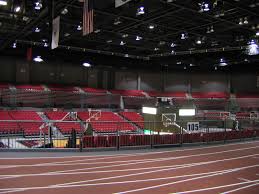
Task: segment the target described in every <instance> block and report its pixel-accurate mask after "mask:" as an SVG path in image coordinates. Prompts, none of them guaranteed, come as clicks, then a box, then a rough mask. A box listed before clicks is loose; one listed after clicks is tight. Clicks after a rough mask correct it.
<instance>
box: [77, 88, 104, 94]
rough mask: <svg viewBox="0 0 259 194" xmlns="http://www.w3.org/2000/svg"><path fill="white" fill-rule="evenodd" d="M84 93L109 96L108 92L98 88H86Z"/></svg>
mask: <svg viewBox="0 0 259 194" xmlns="http://www.w3.org/2000/svg"><path fill="white" fill-rule="evenodd" d="M82 90H83V91H85V92H86V93H93V94H99V93H101V94H107V90H104V89H97V88H88V87H84V88H82Z"/></svg>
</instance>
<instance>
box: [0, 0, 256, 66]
mask: <svg viewBox="0 0 259 194" xmlns="http://www.w3.org/2000/svg"><path fill="white" fill-rule="evenodd" d="M0 2H1V1H0ZM3 2H4V1H3ZM6 2H7V5H6V6H4V5H0V52H2V53H4V54H10V53H11V54H13V53H19V51H20V50H22V49H26V48H27V47H30V46H31V45H32V46H33V47H35V49H36V50H37V52H43V53H51V54H52V55H53V54H54V55H55V54H57V55H62V54H63V53H66V52H67V51H65V52H64V50H70V52H76V53H77V54H78V55H80V56H81V57H82V56H86V55H89V56H90V55H96V54H102V56H104V55H105V56H110V57H115V56H116V57H118V58H120V57H124V58H125V57H126V58H129V61H130V60H133V59H137V60H143V61H150V60H154V61H155V62H158V63H160V62H162V63H164V64H166V65H167V64H169V65H170V63H174V64H177V63H178V65H179V64H180V63H186V64H191V65H192V64H194V65H196V64H197V63H199V64H202V63H206V64H211V63H213V64H215V63H217V62H219V63H220V59H221V58H222V59H223V60H229V61H231V63H233V64H234V63H236V64H238V63H247V62H250V61H252V62H257V61H258V55H257V56H248V55H247V54H245V52H246V48H247V45H248V43H249V42H251V40H253V39H254V40H255V41H257V40H258V36H259V34H258V33H259V1H258V0H207V1H206V0H203V1H202V0H131V1H129V2H128V3H126V4H124V5H123V6H121V7H118V8H115V0H94V32H93V33H91V34H90V35H88V36H82V29H81V27H82V15H83V9H82V7H83V3H82V0H55V1H53V0H41V1H40V0H7V1H6ZM36 2H40V3H41V4H42V7H41V8H40V9H38V10H37V9H35V5H36V4H35V3H36ZM53 2H54V4H53ZM206 4H207V5H206ZM17 6H20V10H19V9H17ZM140 7H144V10H139V9H140ZM137 11H144V12H145V13H144V14H141V13H139V14H137ZM51 13H54V15H55V16H58V15H60V16H61V30H60V41H59V44H60V47H59V48H58V49H55V50H53V51H50V48H49V47H48V46H49V42H50V41H49V40H50V37H51V29H50V27H49V26H51V25H50V23H51V20H52V16H51ZM37 30H38V31H37ZM15 43H16V48H15V49H14V48H12V47H13V46H14V44H15ZM45 46H46V47H45ZM203 53H204V54H203ZM209 53H211V54H209ZM77 54H71V56H75V58H77V57H76V55H77ZM104 58H105V57H104ZM187 59H188V60H189V61H187ZM179 60H181V61H179ZM183 61H184V62H183ZM197 61H198V62H197ZM222 66H223V65H222Z"/></svg>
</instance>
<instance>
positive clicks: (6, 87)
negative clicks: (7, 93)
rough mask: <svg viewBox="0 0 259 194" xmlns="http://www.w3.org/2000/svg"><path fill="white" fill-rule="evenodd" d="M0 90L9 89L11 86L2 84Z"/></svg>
mask: <svg viewBox="0 0 259 194" xmlns="http://www.w3.org/2000/svg"><path fill="white" fill-rule="evenodd" d="M0 89H9V84H0Z"/></svg>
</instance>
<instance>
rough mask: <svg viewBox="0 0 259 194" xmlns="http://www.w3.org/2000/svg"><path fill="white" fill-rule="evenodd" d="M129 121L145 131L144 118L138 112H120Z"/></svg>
mask: <svg viewBox="0 0 259 194" xmlns="http://www.w3.org/2000/svg"><path fill="white" fill-rule="evenodd" d="M120 114H121V115H122V116H123V117H125V118H126V119H127V120H129V121H132V122H134V123H135V124H136V125H137V126H139V127H140V128H141V129H144V118H143V117H142V116H141V115H140V114H139V113H136V112H120Z"/></svg>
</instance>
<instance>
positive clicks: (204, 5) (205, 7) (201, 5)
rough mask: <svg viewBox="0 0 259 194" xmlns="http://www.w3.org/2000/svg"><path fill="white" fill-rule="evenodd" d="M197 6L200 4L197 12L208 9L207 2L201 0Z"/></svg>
mask: <svg viewBox="0 0 259 194" xmlns="http://www.w3.org/2000/svg"><path fill="white" fill-rule="evenodd" d="M199 6H200V10H199V12H207V11H210V5H209V4H208V3H207V2H204V1H203V2H201V3H199Z"/></svg>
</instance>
